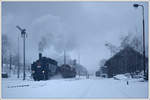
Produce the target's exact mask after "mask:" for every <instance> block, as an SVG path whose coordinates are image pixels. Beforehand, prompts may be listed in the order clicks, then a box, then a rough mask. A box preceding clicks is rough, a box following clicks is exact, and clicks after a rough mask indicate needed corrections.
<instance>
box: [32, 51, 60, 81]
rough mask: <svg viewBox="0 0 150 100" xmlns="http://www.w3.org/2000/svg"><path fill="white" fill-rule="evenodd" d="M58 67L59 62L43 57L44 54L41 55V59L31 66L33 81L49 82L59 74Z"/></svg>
mask: <svg viewBox="0 0 150 100" xmlns="http://www.w3.org/2000/svg"><path fill="white" fill-rule="evenodd" d="M57 67H58V66H57V61H55V60H53V59H51V58H47V57H42V54H41V53H39V59H38V60H37V61H35V62H33V64H31V70H32V76H33V79H34V80H35V81H36V80H37V81H39V80H48V79H49V78H50V77H51V76H53V75H55V74H56V73H57Z"/></svg>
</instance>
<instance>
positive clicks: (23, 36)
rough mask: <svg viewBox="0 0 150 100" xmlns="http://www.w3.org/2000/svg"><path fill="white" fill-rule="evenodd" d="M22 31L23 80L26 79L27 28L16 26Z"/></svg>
mask: <svg viewBox="0 0 150 100" xmlns="http://www.w3.org/2000/svg"><path fill="white" fill-rule="evenodd" d="M16 27H17V28H18V29H19V30H20V31H21V37H22V38H23V80H25V38H26V36H27V34H26V29H22V28H20V27H19V26H16Z"/></svg>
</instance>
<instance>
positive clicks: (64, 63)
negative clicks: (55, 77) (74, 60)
mask: <svg viewBox="0 0 150 100" xmlns="http://www.w3.org/2000/svg"><path fill="white" fill-rule="evenodd" d="M65 64H66V51H65V50H64V65H65Z"/></svg>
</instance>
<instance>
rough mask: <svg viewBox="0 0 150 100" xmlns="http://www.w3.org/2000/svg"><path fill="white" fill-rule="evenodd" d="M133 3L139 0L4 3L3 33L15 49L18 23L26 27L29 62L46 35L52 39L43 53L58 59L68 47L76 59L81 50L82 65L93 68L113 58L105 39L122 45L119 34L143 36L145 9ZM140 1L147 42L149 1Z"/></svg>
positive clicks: (35, 56) (72, 56)
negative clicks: (136, 7) (143, 25)
mask: <svg viewBox="0 0 150 100" xmlns="http://www.w3.org/2000/svg"><path fill="white" fill-rule="evenodd" d="M134 3H137V2H2V33H3V34H8V35H9V37H10V39H11V40H12V42H11V43H12V44H13V47H14V49H15V48H17V37H18V34H19V35H20V32H19V31H18V30H17V29H16V25H19V26H21V27H22V28H26V29H27V33H28V38H27V41H26V47H27V48H26V50H27V51H26V57H27V58H26V60H27V61H28V62H32V61H33V60H35V59H37V57H38V55H37V53H38V52H39V51H38V43H39V42H40V40H41V37H45V38H46V39H47V40H49V41H48V45H47V48H46V49H44V51H43V55H45V56H49V57H52V58H55V57H56V58H57V57H59V56H62V51H63V50H64V48H66V51H67V54H68V55H70V56H71V58H73V59H74V58H76V59H77V58H78V55H79V53H80V62H81V64H82V65H84V66H85V67H86V68H88V69H89V70H93V71H94V70H96V69H97V68H98V62H99V61H100V60H101V59H103V58H106V59H107V58H109V57H110V51H109V50H108V49H107V48H106V47H105V45H104V44H105V43H106V42H111V43H112V44H114V45H116V46H119V43H120V36H125V35H126V34H129V33H131V34H134V35H139V36H141V39H142V12H141V11H142V9H141V8H138V9H135V8H133V4H134ZM138 3H140V4H143V5H144V6H145V22H146V37H147V38H146V41H148V3H146V2H138ZM136 31H137V33H136ZM20 46H21V48H22V39H21V38H20ZM20 53H21V55H22V50H20Z"/></svg>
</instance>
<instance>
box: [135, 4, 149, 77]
mask: <svg viewBox="0 0 150 100" xmlns="http://www.w3.org/2000/svg"><path fill="white" fill-rule="evenodd" d="M139 6H140V7H142V15H143V60H144V62H143V65H144V76H145V75H146V73H145V69H146V65H145V22H144V6H143V5H140V4H133V7H135V8H138V7H139Z"/></svg>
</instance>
